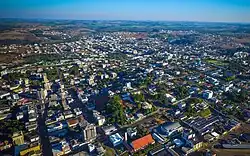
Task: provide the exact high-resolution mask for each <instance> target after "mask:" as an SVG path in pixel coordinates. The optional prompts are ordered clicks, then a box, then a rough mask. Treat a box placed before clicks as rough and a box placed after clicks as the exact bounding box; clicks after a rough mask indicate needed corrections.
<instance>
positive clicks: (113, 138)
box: [109, 133, 123, 147]
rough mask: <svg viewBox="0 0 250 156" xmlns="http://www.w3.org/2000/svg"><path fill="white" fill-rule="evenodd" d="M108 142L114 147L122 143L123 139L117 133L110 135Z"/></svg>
mask: <svg viewBox="0 0 250 156" xmlns="http://www.w3.org/2000/svg"><path fill="white" fill-rule="evenodd" d="M109 140H110V142H111V143H112V145H113V146H114V147H115V146H118V145H120V144H122V143H123V137H122V136H121V135H120V134H119V133H115V134H113V135H110V136H109Z"/></svg>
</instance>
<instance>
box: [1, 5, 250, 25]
mask: <svg viewBox="0 0 250 156" xmlns="http://www.w3.org/2000/svg"><path fill="white" fill-rule="evenodd" d="M249 14H250V1H247V0H238V1H236V0H227V1H226V0H216V1H215V0H191V1H185V0H167V1H163V0H157V1H152V0H144V1H143V0H136V1H135V0H134V1H132V0H126V1H115V0H105V1H101V0H84V1H80V0H74V1H69V0H50V1H49V0H44V1H31V0H23V1H16V0H9V1H1V2H0V17H1V18H32V19H34V18H38V19H76V20H151V21H201V22H243V23H249V22H250V16H247V15H249Z"/></svg>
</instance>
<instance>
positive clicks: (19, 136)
mask: <svg viewBox="0 0 250 156" xmlns="http://www.w3.org/2000/svg"><path fill="white" fill-rule="evenodd" d="M12 141H13V143H14V144H15V145H22V144H24V135H23V132H22V131H19V132H16V133H14V134H13V136H12Z"/></svg>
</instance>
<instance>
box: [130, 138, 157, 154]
mask: <svg viewBox="0 0 250 156" xmlns="http://www.w3.org/2000/svg"><path fill="white" fill-rule="evenodd" d="M154 143H155V141H154V139H153V138H152V135H151V134H148V135H146V136H144V137H142V138H139V139H137V140H135V141H133V142H131V144H130V145H131V147H132V148H133V150H134V152H136V151H138V150H140V149H143V148H145V147H146V146H148V145H151V144H154Z"/></svg>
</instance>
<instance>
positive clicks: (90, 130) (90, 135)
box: [82, 123, 96, 142]
mask: <svg viewBox="0 0 250 156" xmlns="http://www.w3.org/2000/svg"><path fill="white" fill-rule="evenodd" d="M82 131H83V140H84V141H85V142H90V141H92V140H94V139H95V138H96V126H95V125H94V124H89V123H88V124H87V125H85V126H84V127H82Z"/></svg>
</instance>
